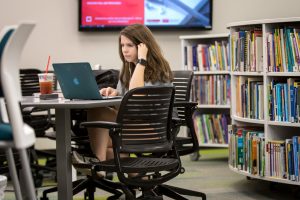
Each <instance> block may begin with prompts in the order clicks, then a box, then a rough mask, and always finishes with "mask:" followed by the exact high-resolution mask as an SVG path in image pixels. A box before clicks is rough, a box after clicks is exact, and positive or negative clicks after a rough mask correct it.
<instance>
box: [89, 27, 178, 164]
mask: <svg viewBox="0 0 300 200" xmlns="http://www.w3.org/2000/svg"><path fill="white" fill-rule="evenodd" d="M119 54H120V58H121V60H122V62H123V67H122V70H121V73H120V80H119V83H118V87H117V89H114V88H111V87H108V88H103V89H101V90H100V93H101V94H102V95H105V96H116V95H122V94H124V92H126V91H128V90H131V89H133V88H136V87H142V86H150V85H169V84H171V81H172V78H173V76H172V71H171V69H170V66H169V63H168V62H167V61H166V59H165V58H164V57H163V55H162V52H161V49H160V47H159V46H158V44H157V42H156V41H155V39H154V36H153V34H152V33H151V31H150V30H149V29H148V28H147V27H146V26H144V25H141V24H134V25H130V26H127V27H125V28H124V29H123V30H122V31H121V32H120V36H119ZM117 112H118V111H117V110H116V109H115V108H111V107H106V108H98V109H92V110H89V112H88V121H98V120H99V121H115V120H116V116H117ZM88 132H89V137H90V141H91V147H92V150H93V152H94V154H95V155H96V156H97V157H98V159H99V160H100V161H104V160H107V159H111V158H113V152H112V148H111V147H112V142H111V139H110V137H109V134H108V130H107V129H100V128H90V129H89V130H88ZM99 132H101V133H99Z"/></svg>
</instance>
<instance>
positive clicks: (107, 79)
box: [41, 69, 122, 200]
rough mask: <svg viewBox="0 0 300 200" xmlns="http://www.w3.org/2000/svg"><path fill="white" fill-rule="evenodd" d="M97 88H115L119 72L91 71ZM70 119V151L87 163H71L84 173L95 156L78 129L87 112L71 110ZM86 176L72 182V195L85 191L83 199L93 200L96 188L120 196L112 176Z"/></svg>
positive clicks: (52, 189)
mask: <svg viewBox="0 0 300 200" xmlns="http://www.w3.org/2000/svg"><path fill="white" fill-rule="evenodd" d="M93 73H94V76H95V79H96V82H97V85H98V88H99V89H101V88H104V87H112V88H116V87H117V83H118V77H119V71H118V70H114V69H109V70H93ZM71 118H72V121H73V123H72V125H71V129H72V133H73V135H72V137H71V140H72V143H73V145H72V151H73V152H74V151H76V153H78V154H80V156H82V157H84V158H85V160H86V161H87V162H85V163H80V164H78V163H73V166H74V167H75V168H76V169H77V170H79V171H80V169H84V171H88V170H86V169H89V170H90V169H91V168H92V164H91V163H90V162H88V161H89V160H90V159H93V160H95V159H96V158H95V156H94V154H93V152H92V150H91V148H90V141H89V137H88V133H87V130H86V129H85V128H83V127H80V123H81V122H85V121H86V120H87V112H86V110H84V109H72V110H71ZM83 175H86V177H85V178H82V179H79V180H76V181H74V182H73V195H75V194H77V193H79V192H81V191H83V190H85V189H86V192H85V193H84V195H85V197H84V198H85V199H87V198H88V199H89V200H91V199H94V192H95V189H96V188H100V189H103V190H105V191H107V192H109V193H112V194H114V196H115V197H118V196H120V195H122V192H120V191H118V190H117V189H114V188H115V187H119V186H118V184H117V183H113V182H112V181H111V180H112V178H113V177H112V174H111V173H107V174H106V177H105V179H103V180H101V181H99V180H98V179H99V178H98V177H92V176H91V174H89V173H88V174H85V173H84V174H83ZM56 191H57V187H53V188H49V189H46V190H44V191H43V196H42V197H41V200H47V199H48V197H47V194H48V193H52V192H56Z"/></svg>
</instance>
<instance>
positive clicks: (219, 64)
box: [184, 41, 230, 71]
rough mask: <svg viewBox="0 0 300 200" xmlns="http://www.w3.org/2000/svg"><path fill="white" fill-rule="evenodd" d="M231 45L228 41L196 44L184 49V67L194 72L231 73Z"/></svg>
mask: <svg viewBox="0 0 300 200" xmlns="http://www.w3.org/2000/svg"><path fill="white" fill-rule="evenodd" d="M229 61H230V60H229V45H228V42H227V41H221V42H219V41H215V42H214V43H213V44H196V45H188V46H185V47H184V65H185V69H186V70H193V71H217V70H226V71H230V63H229Z"/></svg>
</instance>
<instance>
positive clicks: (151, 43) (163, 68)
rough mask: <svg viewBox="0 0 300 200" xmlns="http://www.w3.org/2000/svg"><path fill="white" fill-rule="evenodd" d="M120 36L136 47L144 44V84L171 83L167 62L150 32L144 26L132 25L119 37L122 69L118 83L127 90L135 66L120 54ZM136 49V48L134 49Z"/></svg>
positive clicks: (120, 50)
mask: <svg viewBox="0 0 300 200" xmlns="http://www.w3.org/2000/svg"><path fill="white" fill-rule="evenodd" d="M121 35H123V36H125V37H127V38H128V39H130V40H131V41H132V42H133V43H134V44H135V45H136V46H137V45H138V44H140V43H144V44H145V45H146V46H147V47H148V53H147V63H148V64H147V66H146V69H145V77H144V78H145V82H151V83H155V82H157V81H159V82H163V83H166V82H171V81H172V79H173V75H172V71H171V68H170V65H169V63H168V61H167V60H166V59H165V58H164V57H163V54H162V51H161V49H160V47H159V45H158V44H157V42H156V40H155V38H154V36H153V34H152V32H151V31H150V30H149V29H148V28H147V27H146V26H144V25H141V24H133V25H130V26H127V27H125V28H124V29H123V30H122V31H121V32H120V36H119V54H120V58H121V60H122V62H123V67H122V70H121V73H120V81H121V83H122V84H123V85H124V86H125V88H127V89H128V88H129V82H130V78H131V74H132V73H131V72H133V71H134V68H135V64H134V63H130V62H127V61H126V60H125V58H124V56H123V53H122V47H121ZM136 48H137V47H136Z"/></svg>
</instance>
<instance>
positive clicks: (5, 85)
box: [0, 23, 36, 200]
mask: <svg viewBox="0 0 300 200" xmlns="http://www.w3.org/2000/svg"><path fill="white" fill-rule="evenodd" d="M33 27H34V24H33V23H22V24H20V25H18V26H14V27H5V28H4V29H3V30H2V32H1V33H0V76H1V78H0V80H1V85H0V86H1V87H0V94H1V95H0V96H1V97H2V98H1V100H0V103H1V109H0V111H1V113H0V114H1V117H0V118H1V120H0V132H1V134H0V148H4V149H5V150H6V155H7V160H8V166H9V171H10V176H11V178H12V181H13V185H14V190H15V195H16V199H18V200H19V199H23V198H24V199H36V195H35V188H34V184H33V179H32V174H31V170H30V165H29V160H28V155H27V151H26V149H27V148H28V147H30V146H32V145H33V144H34V143H35V134H34V131H33V129H32V128H31V127H29V126H28V125H26V124H24V123H23V119H22V113H21V109H20V101H21V99H22V95H21V89H20V82H19V68H18V66H19V61H20V57H21V52H22V49H23V47H24V45H25V42H26V40H27V38H28V37H29V35H30V33H31V31H32V29H33ZM4 100H5V102H4ZM12 148H14V149H16V151H17V152H18V156H19V159H20V165H21V168H22V169H21V177H22V179H21V180H22V181H23V182H24V183H23V184H22V187H20V183H19V179H18V176H17V170H16V166H15V161H14V157H13V153H12Z"/></svg>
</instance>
